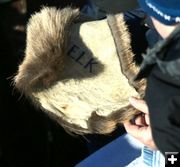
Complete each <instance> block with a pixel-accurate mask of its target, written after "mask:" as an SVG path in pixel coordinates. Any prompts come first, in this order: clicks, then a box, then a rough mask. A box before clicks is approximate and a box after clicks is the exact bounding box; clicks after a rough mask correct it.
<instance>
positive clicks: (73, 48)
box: [68, 45, 80, 60]
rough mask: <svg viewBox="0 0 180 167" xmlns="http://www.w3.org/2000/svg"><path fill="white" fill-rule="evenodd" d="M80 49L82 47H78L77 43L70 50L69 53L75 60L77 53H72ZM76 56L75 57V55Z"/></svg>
mask: <svg viewBox="0 0 180 167" xmlns="http://www.w3.org/2000/svg"><path fill="white" fill-rule="evenodd" d="M78 50H80V48H79V47H78V46H76V45H73V46H72V47H71V48H70V50H69V51H68V55H69V56H70V57H72V58H73V59H74V60H76V58H75V57H76V54H72V53H77V52H78ZM74 56H75V57H74Z"/></svg>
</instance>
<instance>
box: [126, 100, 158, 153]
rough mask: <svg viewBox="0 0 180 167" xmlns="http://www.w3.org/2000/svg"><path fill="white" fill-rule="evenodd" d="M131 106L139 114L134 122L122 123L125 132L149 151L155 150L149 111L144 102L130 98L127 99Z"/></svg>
mask: <svg viewBox="0 0 180 167" xmlns="http://www.w3.org/2000/svg"><path fill="white" fill-rule="evenodd" d="M129 101H130V103H131V105H132V106H133V107H134V108H136V109H137V110H139V111H141V113H140V114H139V115H138V116H137V117H135V119H134V121H133V122H132V121H128V122H125V123H124V127H125V129H126V131H127V132H128V133H129V134H130V135H132V136H133V137H135V138H136V139H138V140H139V141H140V142H142V143H143V144H144V145H146V146H147V147H149V148H151V149H157V147H156V145H155V143H154V141H153V138H152V132H151V127H150V121H149V111H148V107H147V104H146V102H145V101H144V100H140V99H136V98H134V97H131V98H130V99H129Z"/></svg>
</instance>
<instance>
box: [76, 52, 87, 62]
mask: <svg viewBox="0 0 180 167" xmlns="http://www.w3.org/2000/svg"><path fill="white" fill-rule="evenodd" d="M84 55H85V52H84V51H82V52H81V54H80V56H79V57H78V58H77V59H76V62H78V63H79V64H81V65H83V63H82V62H80V60H81V58H82V57H83V56H84Z"/></svg>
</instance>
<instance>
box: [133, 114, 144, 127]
mask: <svg viewBox="0 0 180 167" xmlns="http://www.w3.org/2000/svg"><path fill="white" fill-rule="evenodd" d="M145 117H146V116H145V115H144V114H139V115H138V116H136V117H135V124H136V125H139V126H147V123H146V120H145Z"/></svg>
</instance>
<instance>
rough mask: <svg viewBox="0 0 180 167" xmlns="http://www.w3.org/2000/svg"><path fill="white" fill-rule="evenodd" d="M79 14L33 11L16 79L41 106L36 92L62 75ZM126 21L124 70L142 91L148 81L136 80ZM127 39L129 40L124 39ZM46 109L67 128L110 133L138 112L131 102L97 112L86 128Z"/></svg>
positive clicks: (21, 88)
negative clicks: (34, 94)
mask: <svg viewBox="0 0 180 167" xmlns="http://www.w3.org/2000/svg"><path fill="white" fill-rule="evenodd" d="M78 15H79V11H78V10H76V9H71V8H65V9H62V10H56V9H55V8H44V9H43V10H41V12H39V13H37V14H35V15H33V16H32V17H31V19H30V21H29V23H28V29H27V47H26V51H25V58H24V60H23V63H22V64H21V65H20V66H19V70H18V74H17V75H16V77H15V79H14V81H15V86H16V87H17V88H18V89H19V90H20V91H22V92H23V93H24V94H26V95H27V96H28V97H31V98H32V100H33V101H35V103H36V104H37V105H38V106H40V105H39V104H38V100H37V99H34V97H33V96H32V94H33V92H38V91H39V90H44V91H46V88H49V87H51V86H52V85H53V84H55V82H56V80H57V79H59V78H60V77H59V76H60V73H61V71H62V70H63V64H64V63H63V62H64V61H66V60H65V59H66V55H67V43H68V38H69V33H70V30H69V27H70V24H71V23H72V22H73V21H74V20H76V19H77V17H78ZM60 23H61V25H60ZM123 24H124V22H123V23H122V25H120V26H121V28H122V29H121V31H118V33H123V34H120V35H119V36H121V38H122V39H119V41H117V42H116V44H117V43H118V44H119V45H121V48H124V49H125V52H124V55H123V56H122V57H120V62H121V64H122V71H123V73H124V75H125V76H126V77H127V78H128V79H129V82H130V84H132V86H134V87H135V88H137V90H138V92H139V93H141V91H142V92H143V91H144V83H141V82H140V83H138V84H135V83H134V82H133V80H132V78H133V76H134V75H135V73H137V67H136V66H135V64H134V62H133V54H132V51H131V48H130V41H129V39H130V37H129V36H128V33H126V32H127V29H126V26H125V25H123ZM115 28H118V27H115ZM123 28H124V29H123ZM47 30H48V31H47ZM35 37H37V38H35ZM123 39H125V40H124V41H123ZM117 50H118V47H117ZM118 52H120V50H118ZM59 67H61V68H59ZM43 110H44V109H43ZM45 111H46V110H45ZM46 112H47V113H48V114H49V115H50V116H51V117H53V118H54V119H55V120H56V121H57V122H58V123H59V124H60V125H61V126H63V127H64V128H65V129H67V130H68V131H71V132H74V133H77V134H83V133H99V134H107V133H110V132H112V131H113V130H114V129H115V128H116V126H117V124H119V123H123V122H124V121H127V120H130V119H132V118H133V117H134V115H136V114H137V113H138V111H137V110H134V109H133V108H132V107H131V106H126V107H124V108H122V109H120V110H118V111H115V112H113V113H112V114H110V115H109V116H107V117H103V116H99V115H97V114H96V113H95V112H94V113H92V115H91V117H90V118H89V120H88V129H83V128H82V127H80V126H78V125H75V124H70V123H68V122H66V120H65V119H63V117H58V116H57V115H55V114H53V113H50V112H48V111H46Z"/></svg>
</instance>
